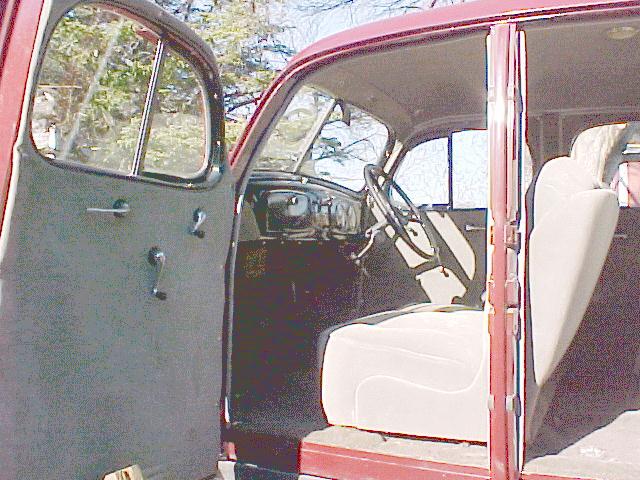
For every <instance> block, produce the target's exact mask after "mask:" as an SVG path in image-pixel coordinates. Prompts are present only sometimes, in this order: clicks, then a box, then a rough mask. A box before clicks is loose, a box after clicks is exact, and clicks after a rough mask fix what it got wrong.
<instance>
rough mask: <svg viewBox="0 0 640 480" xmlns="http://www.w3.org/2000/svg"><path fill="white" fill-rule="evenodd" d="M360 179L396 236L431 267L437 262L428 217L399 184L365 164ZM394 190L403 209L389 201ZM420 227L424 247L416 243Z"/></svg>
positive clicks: (434, 240) (437, 251) (436, 252)
mask: <svg viewBox="0 0 640 480" xmlns="http://www.w3.org/2000/svg"><path fill="white" fill-rule="evenodd" d="M364 178H365V181H366V183H367V192H368V193H369V195H370V196H371V198H372V199H373V202H374V203H375V204H376V206H377V207H378V208H379V209H380V211H381V212H382V213H383V215H384V217H385V220H386V223H388V224H389V225H390V226H391V227H392V228H393V230H394V231H395V232H396V234H398V236H399V237H400V238H401V239H402V240H403V241H404V242H405V243H406V244H407V245H408V246H409V248H411V250H413V251H414V252H415V253H417V254H418V255H420V256H421V257H422V258H424V259H426V260H428V261H430V262H433V267H436V266H438V265H440V263H441V262H440V255H439V248H438V244H437V240H436V234H435V229H434V228H433V225H430V224H427V222H429V219H428V217H427V216H426V215H422V214H421V212H420V210H419V209H418V207H416V205H415V204H414V203H413V202H412V201H411V199H410V198H409V196H408V195H407V194H406V193H405V192H404V191H403V190H402V189H401V188H400V186H399V185H398V184H397V183H396V182H395V181H394V180H393V178H391V177H390V176H389V174H387V173H386V172H385V171H384V170H383V169H382V168H380V167H379V166H377V165H367V166H366V167H365V169H364ZM392 190H395V191H396V193H397V194H398V195H399V196H400V198H401V199H402V201H403V202H404V205H406V207H407V208H402V206H399V205H397V203H396V202H394V201H393V200H391V198H390V193H391V191H392ZM416 228H420V230H422V231H423V232H424V234H425V235H426V238H427V239H428V244H429V245H428V246H423V245H422V243H423V242H420V238H421V235H420V231H419V230H416Z"/></svg>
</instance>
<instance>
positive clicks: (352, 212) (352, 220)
mask: <svg viewBox="0 0 640 480" xmlns="http://www.w3.org/2000/svg"><path fill="white" fill-rule="evenodd" d="M359 223H360V219H359V218H358V212H357V211H356V207H354V206H353V205H349V208H348V209H347V222H346V230H347V232H348V233H352V234H355V233H358V231H359V229H360V225H359Z"/></svg>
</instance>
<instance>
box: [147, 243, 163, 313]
mask: <svg viewBox="0 0 640 480" xmlns="http://www.w3.org/2000/svg"><path fill="white" fill-rule="evenodd" d="M147 260H149V263H150V264H151V265H153V266H154V267H156V280H155V282H153V288H151V295H153V296H154V297H156V298H158V299H160V300H166V299H167V294H166V293H165V292H161V291H160V280H161V279H162V272H163V270H164V265H165V263H166V262H167V256H166V255H165V254H164V252H163V251H162V250H160V249H159V248H158V247H153V248H151V249H150V250H149V254H148V255H147Z"/></svg>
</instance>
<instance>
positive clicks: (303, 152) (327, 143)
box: [256, 86, 389, 191]
mask: <svg viewBox="0 0 640 480" xmlns="http://www.w3.org/2000/svg"><path fill="white" fill-rule="evenodd" d="M388 138H389V132H388V130H387V128H386V126H385V125H384V124H383V123H381V122H380V121H378V120H377V119H375V118H373V117H372V116H371V115H369V114H368V113H366V112H364V111H362V110H360V109H358V108H356V107H354V106H352V105H348V104H345V103H344V102H340V101H338V100H336V99H334V98H332V97H330V96H329V95H327V94H325V93H323V92H321V91H319V90H317V89H315V88H313V87H309V86H305V87H303V88H301V89H300V91H299V92H298V93H297V94H296V96H295V97H294V98H293V100H292V101H291V103H290V104H289V106H288V107H287V109H286V110H285V112H284V114H283V115H282V117H280V119H279V120H278V123H277V124H276V126H275V128H274V130H273V132H272V133H271V135H270V136H269V138H268V140H267V141H266V144H265V146H264V148H263V149H262V152H261V154H260V156H259V158H258V162H257V166H256V169H258V170H270V171H279V172H291V173H300V174H303V175H306V176H309V177H315V178H321V179H323V180H326V181H329V182H333V183H336V184H338V185H341V186H343V187H346V188H349V189H351V190H356V191H357V190H361V189H362V188H363V187H364V175H363V171H364V167H365V165H369V164H373V163H377V162H378V161H379V160H380V159H381V157H382V155H383V153H384V150H385V147H386V145H387V141H388Z"/></svg>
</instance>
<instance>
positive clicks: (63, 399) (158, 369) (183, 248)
mask: <svg viewBox="0 0 640 480" xmlns="http://www.w3.org/2000/svg"><path fill="white" fill-rule="evenodd" d="M120 3H121V4H122V6H123V7H131V6H132V5H133V6H134V7H135V6H136V5H138V4H140V5H142V6H143V7H144V8H142V9H141V10H140V12H141V13H140V14H141V16H142V18H146V16H150V15H151V14H153V15H155V16H153V18H154V19H155V20H157V19H158V18H159V12H160V10H159V9H152V8H151V7H149V5H148V4H147V3H146V2H137V1H126V2H119V4H120ZM66 4H67V5H71V2H66ZM59 6H60V3H58V4H57V5H56V8H58V7H59ZM171 22H173V23H175V21H171ZM171 22H170V26H171V25H172V23H171ZM49 28H51V26H49ZM183 33H184V32H183ZM189 35H193V34H189ZM187 40H188V41H190V40H191V37H190V36H189V37H188V38H187ZM199 68H202V64H199ZM210 73H215V70H214V71H211V72H209V71H207V72H206V74H207V75H209V74H210ZM23 130H25V132H26V133H25V134H24V135H23V137H22V138H21V140H19V142H20V145H19V146H18V147H17V149H16V152H18V153H17V154H16V155H15V156H14V158H13V164H14V169H13V172H14V175H17V179H16V178H14V182H15V189H14V193H13V194H12V196H13V198H11V199H10V200H11V201H10V202H9V204H11V203H12V204H13V205H14V206H13V209H12V211H11V212H10V214H11V215H10V217H8V218H10V220H9V221H8V222H7V223H5V229H4V230H3V232H2V235H3V237H4V238H3V242H5V245H6V248H5V249H4V251H3V252H2V255H3V256H2V262H1V264H0V282H1V283H0V337H2V338H3V344H4V346H5V348H6V351H5V352H3V372H2V375H0V411H2V421H1V422H0V438H2V439H3V440H2V443H3V446H2V448H3V450H4V449H7V450H8V451H9V452H10V455H9V456H10V457H12V458H13V462H12V463H13V465H12V466H11V468H10V469H9V470H8V472H7V471H5V472H4V473H3V475H4V474H5V473H6V474H7V475H8V476H7V477H4V476H2V478H7V479H10V480H13V479H14V478H15V479H17V478H78V479H89V478H91V479H93V478H102V476H104V475H105V474H107V473H109V472H113V471H116V470H119V469H122V468H125V467H127V466H129V465H134V464H138V465H140V467H141V469H142V471H143V473H144V475H145V477H146V478H158V479H200V478H205V477H208V476H211V475H213V474H214V473H215V471H216V461H217V457H218V454H219V448H220V412H219V405H220V396H221V382H222V335H223V319H224V309H225V295H226V285H225V265H226V262H227V256H228V252H229V245H230V241H231V230H232V222H233V213H232V212H233V205H234V181H233V179H232V175H231V172H230V171H225V170H224V168H223V171H222V174H221V175H220V178H219V179H218V180H217V182H216V183H215V184H213V183H209V184H205V185H203V186H202V187H200V188H183V187H182V186H178V187H176V186H170V185H166V184H162V183H161V182H156V183H154V182H148V181H137V180H134V179H131V178H124V177H122V176H112V175H107V174H102V173H99V172H91V171H83V170H81V169H75V168H68V167H66V166H60V165H56V164H53V163H51V161H50V160H49V159H46V158H44V157H42V156H41V155H40V154H39V153H38V152H37V151H36V149H35V147H34V145H33V144H32V142H31V140H30V137H29V134H28V129H23ZM116 200H125V201H126V202H127V203H128V205H129V206H130V211H129V212H128V214H126V215H125V216H123V217H116V216H114V215H113V214H110V213H91V212H88V211H87V208H106V209H108V208H112V206H113V204H114V202H115V201H116ZM197 209H202V210H203V211H204V212H205V213H206V214H207V219H206V220H205V222H204V223H203V224H202V226H201V227H200V228H201V230H202V231H203V232H204V236H203V237H199V236H196V235H193V234H192V233H191V228H192V227H193V224H194V218H193V217H194V211H196V210H197ZM153 247H157V248H159V249H160V250H161V251H162V252H163V253H164V254H165V256H166V265H165V268H164V270H163V272H162V276H161V278H160V283H159V289H160V290H161V291H162V292H165V293H166V299H165V300H161V299H160V298H158V297H157V296H154V295H152V293H151V290H152V286H153V285H154V282H155V280H156V277H157V270H156V266H154V265H152V264H151V263H150V262H149V258H148V256H149V250H150V249H151V248H153Z"/></svg>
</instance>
